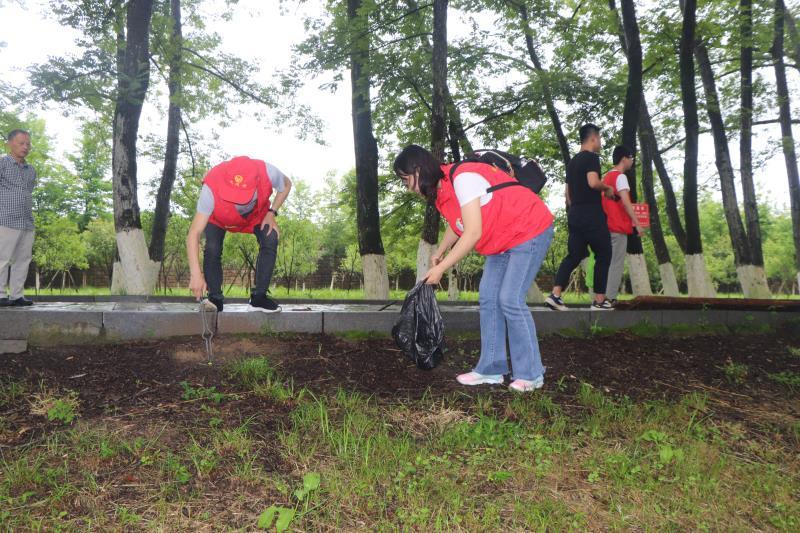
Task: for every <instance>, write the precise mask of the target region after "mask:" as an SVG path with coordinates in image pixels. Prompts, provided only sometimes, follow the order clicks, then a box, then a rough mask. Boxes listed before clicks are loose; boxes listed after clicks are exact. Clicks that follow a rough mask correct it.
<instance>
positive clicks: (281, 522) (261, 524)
mask: <svg viewBox="0 0 800 533" xmlns="http://www.w3.org/2000/svg"><path fill="white" fill-rule="evenodd" d="M296 513H297V511H295V510H294V509H292V508H290V507H281V506H278V505H270V506H269V507H267V509H266V510H265V511H264V512H263V513H261V516H259V517H258V522H256V527H257V528H258V529H270V528H271V527H272V526H273V522H275V531H278V533H280V532H282V531H286V530H287V529H289V526H290V525H291V523H292V521H293V520H294V516H295V514H296ZM276 517H277V520H275V518H276Z"/></svg>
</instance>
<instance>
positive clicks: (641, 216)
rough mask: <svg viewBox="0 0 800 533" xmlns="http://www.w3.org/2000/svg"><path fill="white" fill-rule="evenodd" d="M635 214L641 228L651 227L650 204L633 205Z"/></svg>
mask: <svg viewBox="0 0 800 533" xmlns="http://www.w3.org/2000/svg"><path fill="white" fill-rule="evenodd" d="M633 212H634V214H635V215H636V220H637V221H638V222H639V225H640V226H641V227H643V228H649V227H650V206H649V205H648V204H633Z"/></svg>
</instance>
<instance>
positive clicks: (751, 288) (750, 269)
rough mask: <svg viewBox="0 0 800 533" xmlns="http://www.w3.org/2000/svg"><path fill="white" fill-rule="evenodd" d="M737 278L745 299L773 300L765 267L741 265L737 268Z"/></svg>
mask: <svg viewBox="0 0 800 533" xmlns="http://www.w3.org/2000/svg"><path fill="white" fill-rule="evenodd" d="M736 277H737V278H739V284H740V285H741V286H742V293H743V294H744V297H745V298H772V294H771V293H770V292H769V285H768V284H767V274H766V273H765V272H764V267H758V266H755V265H741V266H738V267H736Z"/></svg>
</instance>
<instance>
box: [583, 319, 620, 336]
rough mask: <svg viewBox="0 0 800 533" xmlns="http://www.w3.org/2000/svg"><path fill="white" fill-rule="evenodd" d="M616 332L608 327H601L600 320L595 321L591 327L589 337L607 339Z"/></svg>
mask: <svg viewBox="0 0 800 533" xmlns="http://www.w3.org/2000/svg"><path fill="white" fill-rule="evenodd" d="M613 333H614V330H613V329H612V328H608V327H606V326H601V325H600V321H599V320H595V321H594V322H592V323H591V325H590V326H589V335H590V336H592V337H607V336H609V335H612V334H613Z"/></svg>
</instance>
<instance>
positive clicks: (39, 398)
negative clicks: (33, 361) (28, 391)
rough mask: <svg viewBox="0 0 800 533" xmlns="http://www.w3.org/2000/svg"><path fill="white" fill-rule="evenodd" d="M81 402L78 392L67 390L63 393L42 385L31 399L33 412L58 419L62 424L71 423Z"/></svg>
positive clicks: (48, 418) (53, 419)
mask: <svg viewBox="0 0 800 533" xmlns="http://www.w3.org/2000/svg"><path fill="white" fill-rule="evenodd" d="M79 407H80V402H79V400H78V393H76V392H75V391H67V392H65V393H63V394H59V393H58V392H55V391H51V390H48V389H47V388H45V387H44V385H42V386H41V390H40V392H38V393H36V394H34V395H33V399H32V400H31V413H32V414H34V415H37V416H44V417H47V420H49V421H51V422H53V421H58V422H61V423H62V424H71V423H72V421H73V420H75V418H76V417H77V416H78V408H79Z"/></svg>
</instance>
